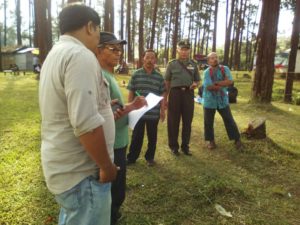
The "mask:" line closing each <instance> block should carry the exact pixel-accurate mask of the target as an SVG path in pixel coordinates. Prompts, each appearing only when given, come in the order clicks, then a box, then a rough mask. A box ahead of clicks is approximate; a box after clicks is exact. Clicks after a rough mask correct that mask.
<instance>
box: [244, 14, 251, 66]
mask: <svg viewBox="0 0 300 225" xmlns="http://www.w3.org/2000/svg"><path fill="white" fill-rule="evenodd" d="M247 18H248V19H247V29H246V50H245V51H246V69H248V68H249V60H250V58H251V57H250V56H251V55H250V48H251V41H249V32H250V22H251V17H250V12H249V14H248V15H247Z"/></svg>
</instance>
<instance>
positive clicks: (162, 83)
mask: <svg viewBox="0 0 300 225" xmlns="http://www.w3.org/2000/svg"><path fill="white" fill-rule="evenodd" d="M160 92H161V94H163V93H165V92H166V84H165V81H164V79H162V80H161V87H160Z"/></svg>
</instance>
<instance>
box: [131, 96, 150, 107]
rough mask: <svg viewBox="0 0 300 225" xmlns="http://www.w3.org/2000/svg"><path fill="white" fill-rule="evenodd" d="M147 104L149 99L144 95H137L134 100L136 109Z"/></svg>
mask: <svg viewBox="0 0 300 225" xmlns="http://www.w3.org/2000/svg"><path fill="white" fill-rule="evenodd" d="M145 105H147V101H146V99H145V97H144V96H137V97H135V98H134V100H133V101H132V106H133V108H134V109H140V108H142V107H143V106H145Z"/></svg>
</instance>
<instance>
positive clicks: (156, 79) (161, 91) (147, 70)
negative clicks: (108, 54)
mask: <svg viewBox="0 0 300 225" xmlns="http://www.w3.org/2000/svg"><path fill="white" fill-rule="evenodd" d="M155 63H156V53H155V52H154V51H153V50H152V49H148V50H146V51H145V52H144V58H143V67H142V68H140V69H138V70H137V71H135V73H134V74H133V75H132V77H131V80H130V81H129V84H128V87H127V89H128V90H129V96H128V101H129V102H130V101H132V100H133V98H134V97H135V96H137V95H142V96H147V95H148V94H149V93H153V94H155V95H159V96H164V95H165V91H166V90H165V84H164V78H163V76H162V75H161V74H160V73H159V72H157V71H156V70H155V68H154V66H155ZM164 106H165V104H164V99H163V100H162V101H161V102H160V104H158V105H156V106H155V107H154V108H153V109H151V110H149V111H148V112H147V113H145V114H144V115H143V116H142V118H141V119H140V120H139V121H138V122H137V124H136V125H135V127H134V129H133V132H132V138H131V144H130V147H129V153H128V154H127V164H132V163H135V161H136V160H137V159H138V157H139V155H140V152H141V149H142V146H143V139H144V132H145V127H146V130H147V136H148V148H147V151H146V154H145V159H146V161H147V163H148V165H149V166H153V165H154V164H155V161H154V155H155V150H156V142H157V125H158V122H159V119H161V120H162V121H164V119H165V107H164Z"/></svg>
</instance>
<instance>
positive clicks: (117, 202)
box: [111, 146, 127, 224]
mask: <svg viewBox="0 0 300 225" xmlns="http://www.w3.org/2000/svg"><path fill="white" fill-rule="evenodd" d="M126 148H127V146H125V147H123V148H118V149H114V154H115V157H114V163H115V164H116V165H117V166H118V167H120V170H119V171H118V174H117V177H116V179H115V180H114V181H113V182H112V185H111V198H112V203H111V224H115V223H116V221H117V214H118V212H119V210H120V207H121V205H122V204H123V202H124V200H125V189H126Z"/></svg>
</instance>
